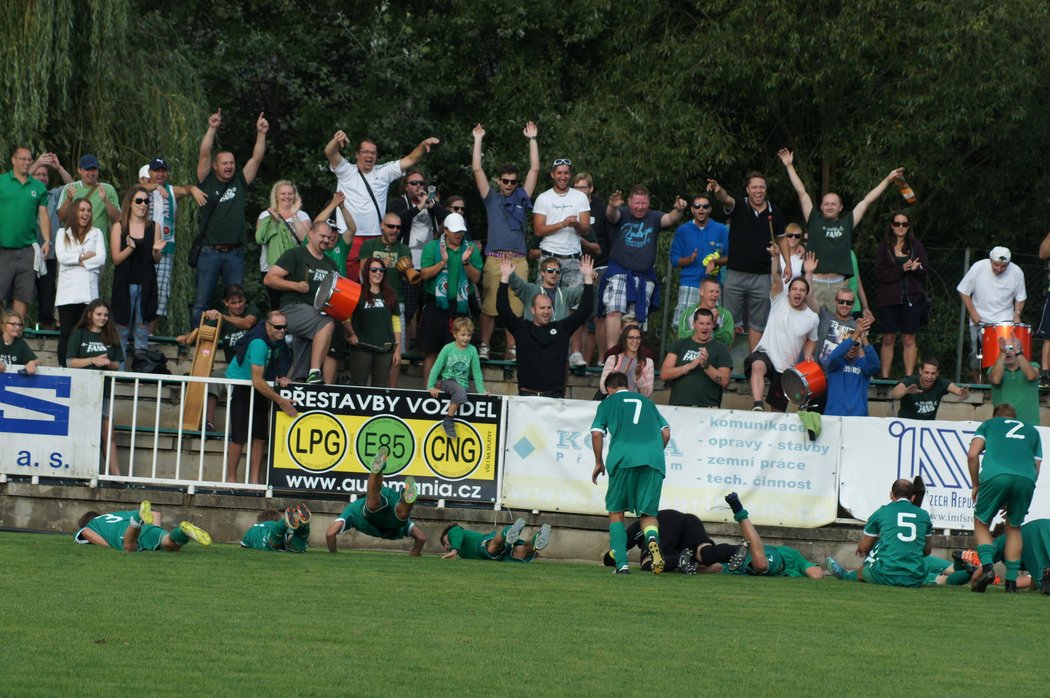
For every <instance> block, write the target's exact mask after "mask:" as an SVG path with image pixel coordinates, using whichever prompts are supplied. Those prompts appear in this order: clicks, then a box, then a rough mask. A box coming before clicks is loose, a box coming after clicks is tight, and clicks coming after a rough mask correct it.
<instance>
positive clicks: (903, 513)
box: [864, 499, 933, 580]
mask: <svg viewBox="0 0 1050 698" xmlns="http://www.w3.org/2000/svg"><path fill="white" fill-rule="evenodd" d="M864 535H866V536H871V537H872V538H877V539H878V540H877V541H876V543H875V545H874V547H872V549H871V551H870V552H869V553H868V557H867V559H866V560H865V561H864V564H865V565H871V566H872V567H874V568H875V569H876V570H878V571H879V572H880V573H881V574H883V575H887V576H894V577H908V578H914V579H920V580H921V579H925V577H926V559H925V558H926V556H925V554H924V552H925V549H926V539H927V538H929V537H930V536H932V535H933V523H932V522H931V521H930V515H929V514H927V513H926V511H925V510H923V509H921V508H919V507H917V506H915V505H914V504H912V503H911V502H909V501H908V500H907V499H898V500H897V501H895V502H890V503H889V504H885V505H883V506H881V507H879V508H878V509H877V510H876V511H875V513H874V514H872V515H871V518H869V519H868V524H867V526H865V527H864Z"/></svg>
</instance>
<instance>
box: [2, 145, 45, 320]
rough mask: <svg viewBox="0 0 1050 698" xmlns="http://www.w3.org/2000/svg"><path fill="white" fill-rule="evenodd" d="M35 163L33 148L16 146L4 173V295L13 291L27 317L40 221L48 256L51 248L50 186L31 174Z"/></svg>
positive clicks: (18, 308)
mask: <svg viewBox="0 0 1050 698" xmlns="http://www.w3.org/2000/svg"><path fill="white" fill-rule="evenodd" d="M32 164H33V154H32V153H31V152H30V151H29V148H15V151H14V152H13V153H12V154H11V171H10V172H5V173H4V174H0V298H7V295H8V293H11V295H12V297H13V303H12V307H13V309H14V310H15V312H17V313H18V314H19V315H20V316H21V317H22V319H23V320H25V319H26V318H27V317H28V315H27V313H28V312H29V304H30V303H32V302H33V289H34V286H35V284H36V268H35V267H34V264H33V262H34V253H33V243H35V242H36V227H37V226H38V225H39V226H40V232H41V235H42V236H43V238H44V244H43V246H42V249H41V252H42V254H43V256H44V258H46V257H47V253H48V251H49V250H50V249H51V219H50V218H49V217H48V215H47V187H46V186H44V184H42V183H41V182H40V181H39V180H37V179H36V178H34V177H30V176H29V168H30V166H31V165H32Z"/></svg>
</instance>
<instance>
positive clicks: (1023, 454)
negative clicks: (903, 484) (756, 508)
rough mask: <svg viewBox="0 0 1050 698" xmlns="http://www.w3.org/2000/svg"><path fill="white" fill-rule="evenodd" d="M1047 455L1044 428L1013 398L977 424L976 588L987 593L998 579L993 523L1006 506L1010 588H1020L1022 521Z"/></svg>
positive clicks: (972, 465)
mask: <svg viewBox="0 0 1050 698" xmlns="http://www.w3.org/2000/svg"><path fill="white" fill-rule="evenodd" d="M982 451H983V452H984V458H983V460H982V459H981V452H982ZM1042 459H1043V446H1042V442H1041V441H1040V438H1039V432H1038V431H1036V429H1035V427H1034V426H1032V425H1031V424H1025V423H1024V422H1022V421H1020V420H1019V419H1017V413H1016V411H1015V410H1014V408H1013V406H1012V405H1010V403H1007V402H1004V403H1002V404H1001V405H996V407H995V409H994V410H993V411H992V418H991V419H989V420H986V421H984V422H981V426H979V427H977V431H976V432H975V433H974V435H973V440H972V441H971V442H970V450H969V451H968V452H967V454H966V461H967V465H968V466H969V469H970V482H972V483H973V493H972V494H973V500H974V506H973V537H974V539H975V540H976V541H977V555H978V557H979V558H980V561H981V574H980V575H979V576H977V577H976V578H975V579H974V580H973V582H972V584H971V587H970V588H971V589H972V590H973V591H976V592H984V590H985V589H987V588H988V585H989V584H991V583H992V582H993V581H994V580H995V569H994V568H993V567H992V559H993V557H994V555H995V548H994V544H993V541H992V532H991V529H990V527H991V524H992V519H993V518H995V515H996V514H997V513H999V511H1000V510H1005V514H1004V518H1005V519H1006V541H1005V543H1004V548H1003V565H1004V566H1005V567H1006V584H1005V590H1006V591H1008V592H1016V591H1017V572H1018V570H1020V569H1021V555H1022V551H1023V547H1024V546H1023V543H1024V540H1023V537H1022V535H1021V524H1023V523H1024V518H1025V517H1026V516H1027V515H1028V508H1029V507H1030V506H1031V504H1032V496H1033V495H1034V494H1035V481H1036V479H1037V478H1038V477H1039V464H1040V462H1041V461H1042ZM978 471H979V473H978Z"/></svg>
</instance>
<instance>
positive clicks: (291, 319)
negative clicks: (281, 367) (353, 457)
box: [263, 221, 350, 383]
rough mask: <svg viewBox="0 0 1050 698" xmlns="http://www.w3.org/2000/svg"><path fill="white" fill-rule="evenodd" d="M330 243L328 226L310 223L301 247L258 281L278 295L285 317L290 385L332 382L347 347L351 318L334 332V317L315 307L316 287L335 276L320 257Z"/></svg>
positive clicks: (332, 233) (328, 262) (331, 264)
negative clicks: (289, 338) (289, 345)
mask: <svg viewBox="0 0 1050 698" xmlns="http://www.w3.org/2000/svg"><path fill="white" fill-rule="evenodd" d="M335 240H336V232H335V230H333V229H332V226H330V225H329V224H328V223H327V222H325V221H314V222H313V223H312V224H311V225H310V232H309V233H307V240H306V246H305V247H294V248H292V249H290V250H288V251H287V252H285V253H284V254H282V255H281V257H280V259H278V260H277V263H276V264H274V265H272V266H271V267H270V271H268V272H266V277H265V278H264V279H263V284H264V285H265V286H266V287H267V288H272V289H274V290H276V291H280V292H281V311H282V312H283V313H284V314H285V315H286V316H287V318H288V334H290V335H292V337H293V338H294V339H293V341H292V368H291V370H290V371H289V373H288V375H289V376H290V377H291V378H292V379H293V380H300V379H302V378H303V377H304V376H305V378H306V382H307V383H322V382H324V383H332V382H334V381H335V370H336V361H337V355H338V356H341V355H342V353H343V352H344V351H345V348H346V344H345V341H344V339H345V337H346V333H347V332H348V328H349V327H350V318H346V320H344V321H343V325H344V327H342V328H339V327H338V323H336V321H335V320H334V319H333V318H331V317H329V316H328V315H325V314H324V313H322V312H320V311H319V310H317V309H316V308H315V307H314V297H315V296H316V295H317V289H318V287H319V286H320V285H321V282H322V281H324V280H325V279H326V278H328V275H329V274H330V273H332V272H334V271H336V268H335V262H333V261H332V260H331V259H330V258H328V257H327V256H326V255H325V251H327V250H330V249H332V247H333V246H334V245H335ZM333 349H334V350H335V355H333V353H332V350H333ZM307 368H309V372H307V370H306V369H307Z"/></svg>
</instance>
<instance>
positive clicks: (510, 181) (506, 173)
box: [471, 121, 540, 359]
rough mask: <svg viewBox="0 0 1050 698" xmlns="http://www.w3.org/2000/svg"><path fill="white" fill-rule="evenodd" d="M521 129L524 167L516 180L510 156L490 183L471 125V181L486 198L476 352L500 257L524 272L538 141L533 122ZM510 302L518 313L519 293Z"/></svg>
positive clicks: (489, 322)
mask: <svg viewBox="0 0 1050 698" xmlns="http://www.w3.org/2000/svg"><path fill="white" fill-rule="evenodd" d="M522 133H523V134H524V136H525V137H526V138H528V139H529V172H528V174H527V175H525V181H524V182H521V181H520V179H521V174H520V173H519V172H518V166H517V165H515V164H514V163H512V162H508V163H505V164H503V165H501V166H500V168H499V171H498V172H497V174H496V176H497V179H498V180H499V183H498V186H497V187H496V188H495V189H493V188H492V187H491V186H490V185H489V178H488V175H486V174H485V170H484V168H482V166H481V141H482V139H484V138H485V128H484V127H483V126H482V125H481V124H478V125H477V126H475V127H474V131H473V134H474V151H473V155H472V157H471V167H472V169H473V170H474V183H475V184H476V185H477V187H478V193H479V194H481V198H482V200H484V202H485V214H486V217H487V218H488V240H487V242H486V244H485V266H484V268H483V269H482V272H481V278H482V288H483V292H484V294H485V296H484V298H483V300H482V302H481V345H480V346H479V347H478V356H479V357H480V358H482V359H488V358H489V342H490V341H491V340H492V331H493V330H494V329H495V328H496V315H497V312H496V289H498V288H499V281H500V263H501V262H502V261H503V260H504V259H507V260H510V261H511V262H513V264H514V273H515V274H517V275H518V277H519V278H522V279H527V278H529V263H528V258H527V257H526V252H527V250H526V247H525V242H526V240H525V228H526V221H527V220H528V215H529V212H530V211H532V198H531V197H532V192H533V191H535V190H536V182H537V181H538V180H539V177H540V147H539V145H537V143H536V136H537V135H539V129H538V128H537V127H536V124H535V123H533V122H531V121H530V122H528V123H527V124H525V128H524V129H523V131H522ZM510 307H511V310H513V311H514V314H515V315H518V316H520V315H521V312H522V310H524V307H523V306H522V304H521V301H520V300H518V297H517V296H515V295H513V294H511V296H510ZM506 339H507V353H508V355H509V356H508V357H507V358H509V359H511V358H514V357H513V352H514V337H513V336H511V334H510V332H507V333H506Z"/></svg>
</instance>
